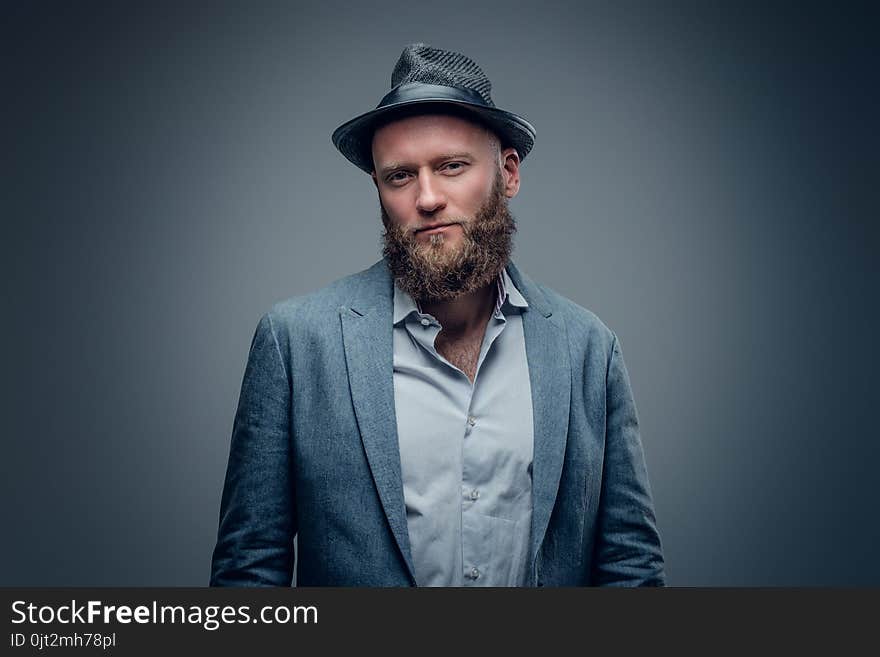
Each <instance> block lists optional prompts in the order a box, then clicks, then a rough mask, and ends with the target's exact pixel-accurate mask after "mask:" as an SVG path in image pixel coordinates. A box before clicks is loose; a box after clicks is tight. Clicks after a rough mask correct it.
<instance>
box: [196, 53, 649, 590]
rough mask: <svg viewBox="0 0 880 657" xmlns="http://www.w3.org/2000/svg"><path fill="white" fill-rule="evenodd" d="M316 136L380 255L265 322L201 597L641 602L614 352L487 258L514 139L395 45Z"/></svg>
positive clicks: (247, 379) (500, 117) (458, 61)
mask: <svg viewBox="0 0 880 657" xmlns="http://www.w3.org/2000/svg"><path fill="white" fill-rule="evenodd" d="M391 84H392V90H391V91H390V92H389V93H388V94H387V95H386V96H385V97H384V98H383V99H382V101H381V102H380V104H379V106H378V107H377V108H376V109H375V110H373V111H371V112H367V113H366V114H363V115H361V116H359V117H357V118H355V119H353V120H351V121H349V122H348V123H346V124H344V125H342V126H341V127H340V128H338V129H337V130H336V131H335V132H334V134H333V142H334V144H335V145H336V146H337V147H338V148H339V150H340V151H341V152H342V153H343V154H344V155H345V156H346V157H347V158H348V159H349V160H350V161H351V162H353V163H354V164H355V165H357V166H358V167H360V168H361V169H363V170H364V171H365V172H367V173H369V174H370V175H371V176H372V179H373V182H374V184H375V185H376V189H377V191H378V194H379V200H380V206H381V213H382V222H383V224H384V227H385V235H384V243H385V248H384V258H383V260H382V261H380V262H378V263H376V264H375V265H373V266H372V267H370V268H369V269H367V270H365V271H363V272H360V273H358V274H355V275H353V276H349V277H348V278H344V279H342V280H340V281H337V282H336V283H334V284H332V285H330V286H329V287H327V288H325V289H323V290H320V291H318V292H315V293H313V294H311V295H308V296H306V297H303V298H297V299H291V300H288V301H285V302H283V303H280V304H277V305H276V306H275V307H274V308H273V309H272V310H271V311H270V312H269V313H267V314H266V315H264V316H263V318H262V319H261V321H260V322H259V325H258V327H257V330H256V334H255V335H254V339H253V342H252V345H251V350H250V355H249V358H248V364H247V368H246V371H245V375H244V381H243V384H242V390H241V397H240V401H239V406H238V411H237V413H236V417H235V423H234V429H233V435H232V445H231V449H230V455H229V466H228V470H227V474H226V482H225V486H224V490H223V498H222V502H221V512H220V528H219V533H218V540H217V546H216V548H215V550H214V558H213V567H212V574H211V584H212V585H246V586H248V585H283V586H287V585H290V583H291V579H292V575H293V566H294V550H293V543H292V541H293V538H294V536H296V537H297V555H296V556H297V560H296V564H297V565H296V574H297V584H299V585H304V586H316V585H335V586H414V585H419V586H426V585H427V586H572V585H622V586H637V585H655V586H656V585H662V584H663V583H664V573H663V556H662V552H661V546H660V539H659V535H658V533H657V529H656V524H655V519H654V512H653V505H652V501H651V495H650V490H649V485H648V479H647V472H646V469H645V463H644V457H643V453H642V447H641V442H640V438H639V432H638V421H637V418H636V409H635V405H634V402H633V398H632V393H631V389H630V384H629V379H628V375H627V371H626V368H625V366H624V362H623V358H622V355H621V352H620V345H619V342H618V340H617V337H616V336H615V334H614V333H613V332H612V331H610V330H609V329H608V328H607V327H606V326H605V325H604V324H602V323H601V322H600V321H599V320H598V319H597V318H596V317H595V316H594V315H593V314H591V313H590V312H589V311H587V310H585V309H583V308H581V307H579V306H577V305H576V304H574V303H573V302H571V301H568V300H566V299H564V298H562V297H561V296H559V295H558V294H556V293H555V292H553V291H551V290H549V289H547V288H545V287H543V286H541V285H538V284H536V283H534V282H532V281H531V280H530V279H529V278H528V277H526V276H525V275H524V274H522V273H521V272H520V271H519V270H518V269H517V268H516V267H515V266H514V265H513V263H511V262H510V260H509V256H510V252H511V244H512V236H513V233H514V230H515V224H514V220H513V217H512V216H511V215H510V212H509V211H508V207H507V201H508V199H509V198H511V197H513V196H515V195H516V193H517V192H518V190H519V183H520V170H519V166H520V162H521V161H522V160H523V158H525V157H526V155H527V154H528V153H529V151H530V150H531V148H532V145H533V143H534V136H535V133H534V129H533V128H532V126H531V125H530V124H529V123H528V122H527V121H525V120H524V119H522V118H521V117H519V116H517V115H515V114H512V113H510V112H507V111H504V110H501V109H498V108H496V107H495V106H494V104H493V103H492V100H491V97H490V90H491V84H490V83H489V80H488V78H486V76H485V74H484V73H483V71H482V70H481V69H480V68H479V66H477V65H476V64H475V63H474V62H473V61H471V60H470V59H468V58H467V57H465V56H464V55H461V54H459V53H454V52H450V51H444V50H439V49H436V48H432V47H430V46H427V45H424V44H414V45H410V46H408V47H407V48H406V49H404V51H403V54H402V55H401V57H400V59H399V60H398V62H397V65H396V67H395V69H394V72H393V73H392V78H391Z"/></svg>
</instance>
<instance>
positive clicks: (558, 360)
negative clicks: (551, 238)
mask: <svg viewBox="0 0 880 657" xmlns="http://www.w3.org/2000/svg"><path fill="white" fill-rule="evenodd" d="M507 271H508V273H509V274H510V277H511V279H512V280H513V282H514V284H515V285H516V287H517V289H518V290H519V291H520V292H521V293H522V295H523V296H524V297H525V299H526V301H528V302H529V308H528V309H527V310H526V312H524V313H523V318H522V321H523V334H524V336H525V342H526V359H527V361H528V364H529V382H530V383H531V387H532V415H533V418H534V454H533V457H532V537H531V550H530V552H529V565H530V568H531V573H532V577H533V578H534V577H535V560H536V558H537V554H538V549H539V548H540V546H541V543H542V542H543V540H544V535H545V533H546V531H547V526H548V525H549V523H550V514H551V513H552V511H553V506H554V505H555V503H556V494H557V492H558V491H559V479H560V476H561V475H562V464H563V461H564V459H565V445H566V439H567V435H568V414H569V406H570V403H571V364H570V360H569V356H568V336H567V334H566V330H565V323H564V322H563V321H562V317H560V316H559V315H558V314H556V315H554V313H553V309H552V307H551V306H550V304H549V303H548V301H547V298H546V297H545V296H544V294H543V293H542V292H541V291H540V290H539V289H538V287H537V286H536V285H535V284H534V283H533V282H532V281H531V280H530V279H528V278H527V277H525V276H523V275H522V274H521V273H520V272H519V270H518V269H517V268H516V267H515V266H514V265H513V263H511V264H509V265H508V267H507Z"/></svg>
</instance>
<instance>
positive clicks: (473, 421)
mask: <svg viewBox="0 0 880 657" xmlns="http://www.w3.org/2000/svg"><path fill="white" fill-rule="evenodd" d="M476 423H477V418H475V417H474V416H473V415H468V426H471V427H472V426H474V425H475V424H476Z"/></svg>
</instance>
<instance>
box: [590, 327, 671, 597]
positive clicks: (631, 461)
mask: <svg viewBox="0 0 880 657" xmlns="http://www.w3.org/2000/svg"><path fill="white" fill-rule="evenodd" d="M605 394H606V399H605V404H606V413H607V417H606V424H605V463H604V467H603V475H602V492H601V496H600V501H599V518H598V523H599V525H598V533H597V535H596V545H595V554H594V559H593V568H594V571H593V578H592V579H593V581H594V583H596V584H597V585H600V586H663V585H664V584H665V575H664V572H663V567H664V562H663V552H662V548H661V545H660V535H659V533H658V531H657V525H656V520H655V517H654V506H653V502H652V500H651V490H650V486H649V484H648V472H647V469H646V466H645V457H644V453H643V451H642V443H641V439H640V437H639V422H638V417H637V415H636V406H635V401H634V400H633V394H632V389H631V386H630V381H629V374H628V373H627V370H626V365H625V364H624V362H623V355H622V353H621V351H620V344H619V341H618V339H617V336H616V335H614V339H613V342H612V349H611V355H610V357H609V362H608V373H607V379H606V385H605Z"/></svg>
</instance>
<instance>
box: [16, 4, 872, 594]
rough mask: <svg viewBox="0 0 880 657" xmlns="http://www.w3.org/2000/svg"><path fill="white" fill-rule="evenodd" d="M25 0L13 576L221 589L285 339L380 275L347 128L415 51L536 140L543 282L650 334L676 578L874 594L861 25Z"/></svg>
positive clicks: (527, 177) (649, 443)
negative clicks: (267, 353)
mask: <svg viewBox="0 0 880 657" xmlns="http://www.w3.org/2000/svg"><path fill="white" fill-rule="evenodd" d="M16 4H20V5H21V6H20V7H19V6H14V4H13V3H8V4H7V5H6V6H5V9H4V13H5V14H6V15H5V16H4V19H3V23H4V25H5V27H6V29H7V30H9V32H8V33H7V34H5V35H4V38H3V41H2V42H3V45H2V48H3V49H4V56H3V61H4V63H5V72H4V79H5V80H6V84H4V85H3V91H2V94H3V106H4V109H3V112H4V120H3V122H2V124H3V126H4V127H3V138H4V144H5V146H4V148H3V149H2V150H3V158H2V159H0V161H2V162H3V167H4V173H3V183H2V184H3V189H2V216H3V235H4V238H3V240H2V242H3V244H4V247H3V263H4V270H5V272H4V274H5V275H4V277H3V280H4V290H5V295H6V297H5V298H6V303H5V304H4V312H3V332H4V335H3V338H4V339H3V341H2V344H3V359H4V390H3V395H2V399H3V404H4V406H3V416H4V419H5V422H4V423H3V436H2V440H3V450H2V454H3V456H2V484H0V485H2V487H3V488H2V490H3V504H2V512H0V513H2V515H0V522H2V525H0V526H2V528H3V529H2V531H3V540H2V541H0V568H2V570H0V584H3V585H41V586H42V585H101V586H115V585H120V586H122V585H156V586H162V585H203V584H206V583H207V580H208V575H209V568H210V557H211V551H212V549H213V545H214V540H215V537H216V530H217V520H218V511H219V501H220V491H221V487H222V481H223V476H224V472H225V467H226V459H227V454H228V447H229V439H230V432H231V427H232V418H233V415H234V412H235V405H236V402H237V399H238V390H239V386H240V384H241V377H242V373H243V371H244V364H245V359H246V356H247V350H248V346H249V344H250V339H251V336H252V335H253V331H254V328H255V327H256V323H257V320H258V319H259V317H260V315H261V314H262V313H263V312H264V311H265V310H267V309H268V308H269V307H270V305H271V304H272V303H274V302H275V301H278V300H281V299H284V298H286V297H289V296H293V295H298V294H303V293H306V292H308V291H311V290H314V289H316V288H318V287H320V286H323V285H325V284H327V283H329V282H330V281H332V280H334V279H336V278H339V277H341V276H343V275H345V274H348V273H351V272H354V271H357V270H359V269H362V268H364V267H367V266H368V265H370V264H371V263H372V262H374V261H375V260H376V259H377V258H378V257H379V234H380V223H379V218H378V202H377V199H376V195H375V190H374V188H373V187H372V184H371V183H370V181H369V178H368V177H367V176H366V175H364V174H363V173H361V172H360V171H359V170H358V169H356V168H355V167H354V166H352V165H350V164H349V163H348V162H347V161H346V160H345V159H344V158H343V157H342V156H341V155H339V154H338V153H337V152H336V151H335V149H333V147H332V145H331V144H330V140H329V135H330V132H331V131H332V130H333V129H334V128H335V127H336V126H337V125H339V124H340V123H342V122H343V121H345V120H347V119H349V118H351V117H352V116H354V115H356V114H358V113H360V112H362V111H365V110H367V109H369V108H371V107H373V106H374V105H375V104H376V103H377V102H378V100H379V98H380V97H381V96H382V95H383V94H384V93H385V91H386V90H387V89H388V86H389V79H390V74H391V69H392V67H393V65H394V62H395V61H396V59H397V57H398V55H399V54H400V51H401V50H402V48H403V46H404V45H405V44H406V43H410V42H414V41H425V42H427V43H430V44H432V45H436V46H440V47H445V48H451V49H457V50H461V51H463V52H465V53H467V54H469V55H470V56H472V57H473V58H474V59H475V60H476V61H477V62H479V63H480V64H481V65H482V67H483V68H484V70H485V71H486V72H487V73H488V75H489V76H490V77H491V79H492V80H493V83H494V98H495V101H496V103H497V104H498V105H499V106H501V107H504V108H508V109H511V110H513V111H515V112H517V113H520V114H522V115H523V116H525V117H527V118H528V119H529V120H530V121H531V122H532V123H533V124H534V125H535V126H536V127H537V131H538V138H537V145H536V147H535V149H534V151H533V152H532V153H531V154H530V155H529V157H528V158H527V159H526V160H525V162H524V165H523V168H522V178H523V181H522V189H521V192H520V195H519V197H517V198H516V199H514V201H513V203H512V209H513V211H514V214H515V215H516V217H517V218H518V221H519V233H518V237H517V249H516V253H515V260H516V261H517V262H518V264H519V265H520V266H521V268H522V269H524V270H525V271H526V272H528V273H529V274H530V275H531V276H532V277H534V278H535V279H537V280H539V281H541V282H543V283H545V284H548V285H550V286H551V287H554V288H556V289H557V290H558V291H560V292H561V293H563V294H565V295H566V296H568V297H570V298H571V299H573V300H575V301H577V302H578V303H580V304H581V305H583V306H586V307H588V308H590V309H591V310H593V311H594V312H595V313H596V314H598V315H599V317H601V318H602V319H603V320H604V321H605V323H606V324H608V325H609V326H610V327H611V328H612V329H613V330H614V331H615V332H617V334H618V335H619V336H620V338H621V342H622V345H623V350H624V354H625V357H626V361H627V365H628V368H629V371H630V375H631V377H632V381H633V387H634V392H635V396H636V402H637V406H638V410H639V416H640V420H641V426H642V436H643V441H644V446H645V451H646V454H647V460H648V466H649V473H650V477H651V483H652V487H653V491H654V496H655V503H656V511H657V517H658V522H659V527H660V530H661V535H662V539H663V545H664V548H665V553H666V558H667V563H668V566H667V573H668V580H669V583H670V584H673V585H680V586H691V585H866V584H873V585H878V584H880V564H878V560H877V554H878V539H880V530H878V523H877V520H878V511H877V508H878V503H880V495H878V493H877V490H876V488H875V485H874V483H873V482H874V479H875V478H876V474H875V468H876V464H877V457H878V456H880V446H878V435H877V431H876V429H875V428H874V426H873V423H872V422H871V420H870V418H871V417H872V416H873V410H874V409H875V408H876V407H877V405H878V401H880V400H878V395H877V388H878V387H877V384H876V381H875V379H874V377H875V373H876V372H877V371H878V369H877V366H878V363H877V348H876V343H875V341H874V339H875V337H876V335H877V329H878V322H877V312H876V309H875V303H876V298H877V282H878V276H877V266H876V263H875V259H876V252H877V233H878V231H877V228H876V220H877V203H876V200H875V198H874V194H875V193H876V188H877V186H878V185H877V183H878V169H880V167H878V159H877V156H876V153H877V145H878V144H877V137H876V135H877V129H876V125H875V121H876V117H877V115H878V108H877V105H876V103H875V99H874V97H873V96H872V93H873V90H874V89H875V88H876V87H877V79H876V71H877V63H878V62H877V56H876V55H877V51H876V46H875V43H876V34H877V27H878V25H877V23H876V21H873V17H872V16H871V15H870V14H869V12H868V10H867V9H859V8H858V5H850V7H849V8H847V9H841V8H840V5H838V4H836V3H835V9H834V10H831V9H826V10H824V11H819V10H813V9H808V8H807V5H804V4H802V3H797V4H795V5H794V7H796V8H795V9H789V10H783V9H771V8H767V6H766V5H765V4H764V3H761V5H760V6H755V7H746V6H745V5H743V4H742V3H739V2H731V3H727V4H723V5H722V4H715V3H694V4H691V5H686V4H681V3H674V4H670V3H649V2H645V3H595V4H590V3H583V2H569V3H561V2H549V3H544V4H543V5H542V7H541V8H538V7H537V4H538V3H521V2H511V1H506V2H474V1H473V0H469V1H468V2H458V1H449V2H443V3H431V4H428V3H412V2H410V3H407V2H389V3H385V4H379V3H368V2H353V1H352V2H336V1H330V2H322V3H321V6H320V7H318V6H302V5H296V4H294V3H277V4H273V3H241V6H238V7H236V6H234V5H229V6H226V5H220V4H216V3H212V4H210V5H205V6H202V7H199V8H198V9H196V8H193V5H189V4H188V3H179V4H183V5H187V7H186V8H181V7H172V6H166V7H163V6H159V5H157V4H155V3H144V6H141V7H139V8H133V7H126V8H123V7H121V6H116V5H115V4H113V3H107V4H97V3H88V2H84V3H60V2H59V3H16ZM661 4H662V8H661ZM30 5H38V6H37V7H34V6H30Z"/></svg>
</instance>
